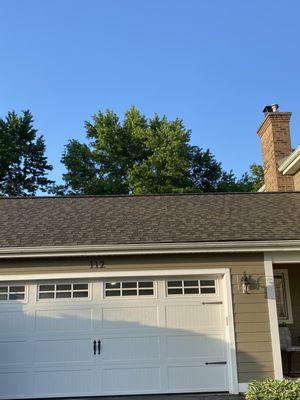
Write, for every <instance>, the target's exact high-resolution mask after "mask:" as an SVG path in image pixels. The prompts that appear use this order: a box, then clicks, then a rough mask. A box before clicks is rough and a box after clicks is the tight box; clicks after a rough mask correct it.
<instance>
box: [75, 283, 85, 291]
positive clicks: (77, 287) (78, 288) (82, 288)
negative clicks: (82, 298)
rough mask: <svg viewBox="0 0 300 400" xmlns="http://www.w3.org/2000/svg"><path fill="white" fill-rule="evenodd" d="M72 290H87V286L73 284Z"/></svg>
mask: <svg viewBox="0 0 300 400" xmlns="http://www.w3.org/2000/svg"><path fill="white" fill-rule="evenodd" d="M73 289H74V290H87V289H88V284H87V283H74V285H73Z"/></svg>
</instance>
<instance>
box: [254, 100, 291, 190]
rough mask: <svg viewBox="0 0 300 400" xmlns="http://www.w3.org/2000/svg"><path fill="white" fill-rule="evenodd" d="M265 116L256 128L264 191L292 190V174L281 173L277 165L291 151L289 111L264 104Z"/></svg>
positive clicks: (275, 105) (274, 105)
mask: <svg viewBox="0 0 300 400" xmlns="http://www.w3.org/2000/svg"><path fill="white" fill-rule="evenodd" d="M263 112H264V114H265V118H264V120H263V122H262V123H261V125H260V127H259V128H258V131H257V134H258V136H259V137H260V140H261V147H262V154H263V163H264V178H265V189H264V191H265V192H292V191H294V181H293V177H292V176H287V175H282V173H281V172H279V170H278V167H279V164H280V163H281V162H282V160H283V159H284V158H285V157H287V156H289V155H290V154H291V152H292V147H291V137H290V118H291V115H292V114H291V113H290V112H279V111H278V105H277V104H272V105H271V106H266V107H265V108H264V110H263Z"/></svg>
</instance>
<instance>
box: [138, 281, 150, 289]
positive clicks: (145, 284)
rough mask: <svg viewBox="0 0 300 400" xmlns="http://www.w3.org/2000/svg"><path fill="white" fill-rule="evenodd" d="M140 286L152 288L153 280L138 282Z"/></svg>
mask: <svg viewBox="0 0 300 400" xmlns="http://www.w3.org/2000/svg"><path fill="white" fill-rule="evenodd" d="M139 287H140V288H152V287H153V282H139Z"/></svg>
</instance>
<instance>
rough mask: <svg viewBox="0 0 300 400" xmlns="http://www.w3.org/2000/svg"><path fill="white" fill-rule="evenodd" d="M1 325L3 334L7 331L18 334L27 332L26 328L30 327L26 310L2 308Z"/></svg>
mask: <svg viewBox="0 0 300 400" xmlns="http://www.w3.org/2000/svg"><path fill="white" fill-rule="evenodd" d="M0 326H1V335H3V334H4V335H5V334H7V333H9V334H11V333H13V334H16V333H22V332H26V330H27V329H28V326H27V315H26V312H25V311H24V310H22V309H20V310H18V311H14V310H7V311H2V310H1V312H0Z"/></svg>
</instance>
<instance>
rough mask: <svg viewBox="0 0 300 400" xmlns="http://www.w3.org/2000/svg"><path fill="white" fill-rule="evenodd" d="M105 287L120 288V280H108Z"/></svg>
mask: <svg viewBox="0 0 300 400" xmlns="http://www.w3.org/2000/svg"><path fill="white" fill-rule="evenodd" d="M105 287H106V289H119V288H120V282H106V283H105Z"/></svg>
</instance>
